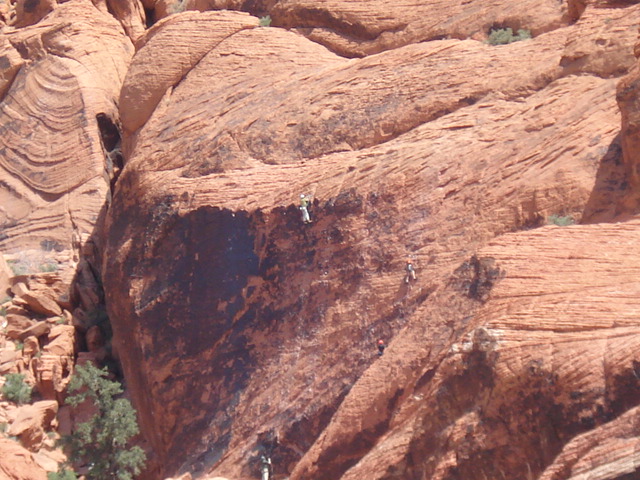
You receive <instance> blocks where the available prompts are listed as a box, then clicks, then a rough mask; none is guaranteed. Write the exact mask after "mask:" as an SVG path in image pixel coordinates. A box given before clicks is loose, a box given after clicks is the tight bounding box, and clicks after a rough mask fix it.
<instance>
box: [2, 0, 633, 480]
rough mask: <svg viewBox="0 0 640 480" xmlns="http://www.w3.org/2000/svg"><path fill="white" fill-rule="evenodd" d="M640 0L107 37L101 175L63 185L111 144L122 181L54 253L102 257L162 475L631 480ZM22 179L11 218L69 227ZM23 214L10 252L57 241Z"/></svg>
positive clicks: (212, 21)
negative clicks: (408, 269) (307, 209)
mask: <svg viewBox="0 0 640 480" xmlns="http://www.w3.org/2000/svg"><path fill="white" fill-rule="evenodd" d="M634 3H635V2H610V1H604V0H603V1H572V2H568V3H565V2H557V1H555V0H553V1H551V0H549V1H546V0H531V1H523V2H505V1H496V2H491V1H488V0H487V1H481V2H467V1H459V2H439V1H432V2H405V3H403V4H399V3H398V4H393V5H389V4H388V3H378V2H354V1H341V2H333V1H331V2H321V3H318V2H313V3H310V2H305V1H301V0H296V1H270V2H233V1H228V2H225V1H215V2H204V1H202V0H198V1H192V0H186V1H185V2H183V3H181V4H172V3H171V2H163V1H158V2H156V3H155V4H153V3H152V2H146V3H145V4H144V7H145V8H146V10H147V14H148V15H149V17H150V18H151V19H152V20H158V19H160V18H162V19H160V20H159V21H158V22H157V23H155V24H154V25H153V26H152V27H151V28H149V29H148V30H146V32H145V33H141V32H140V29H139V23H138V20H136V21H134V20H132V19H137V18H139V15H138V16H136V15H132V14H131V12H135V11H142V8H141V7H140V5H138V4H137V3H132V4H131V5H129V4H127V5H128V7H127V8H126V9H125V10H124V11H126V12H129V13H126V14H124V13H118V11H117V10H115V9H114V7H113V6H111V7H109V8H107V9H106V13H97V12H98V10H96V13H95V16H96V18H101V19H102V18H104V19H105V20H104V21H105V22H114V25H113V26H112V27H109V28H108V31H109V32H110V35H114V34H113V32H118V33H117V34H115V35H114V36H113V37H111V36H109V37H108V38H113V39H114V40H113V41H114V42H115V43H114V44H113V45H117V46H118V47H117V48H118V49H121V50H120V53H119V55H117V58H118V60H117V61H115V62H113V64H110V63H109V62H106V63H100V64H99V65H107V64H108V65H109V67H108V68H107V71H108V72H111V73H110V75H112V77H111V81H110V82H104V85H105V88H103V89H97V92H98V93H99V95H97V96H96V98H98V99H100V102H106V103H109V102H111V103H109V104H110V105H111V110H109V112H108V115H106V117H108V118H109V119H110V120H109V123H108V124H107V127H104V126H103V127H102V129H101V128H100V125H99V123H93V121H82V118H85V116H86V115H87V113H86V112H89V113H88V115H89V118H91V119H93V118H94V117H95V118H97V117H96V115H97V114H98V113H103V112H105V111H104V109H100V108H97V107H92V106H91V104H89V106H86V107H85V109H79V110H78V112H79V113H78V114H77V116H75V117H74V116H71V117H70V118H72V119H74V118H79V119H80V120H79V121H78V122H79V123H78V124H79V125H81V127H77V126H73V127H70V129H71V130H70V131H73V132H76V131H81V130H80V128H84V129H85V130H86V131H88V132H90V133H88V134H87V137H86V138H90V139H94V140H91V141H88V142H85V143H83V144H82V145H88V146H91V145H93V146H94V147H95V146H96V145H97V146H100V145H102V148H101V152H102V153H101V154H100V155H96V156H95V158H94V157H91V155H85V154H79V155H80V157H81V158H83V159H84V160H85V161H87V162H88V163H87V167H84V168H81V169H77V170H76V169H75V168H70V167H68V166H69V165H77V164H75V163H73V162H71V163H70V162H69V161H68V160H67V159H66V158H65V157H64V156H62V157H61V158H60V160H59V161H58V164H60V165H62V166H67V168H70V170H71V171H72V172H73V173H74V174H75V175H77V174H79V173H82V174H84V175H85V176H86V175H88V173H87V172H90V171H92V170H91V169H94V170H95V171H96V172H98V171H100V169H104V165H105V163H104V162H105V159H110V158H111V157H112V155H110V154H111V152H114V151H116V147H115V145H116V143H117V141H119V138H118V135H117V134H116V132H114V131H113V130H110V127H109V125H113V126H120V127H121V130H120V133H121V134H122V146H121V148H122V157H118V158H119V159H120V158H121V159H122V165H116V167H117V168H116V169H115V171H113V170H112V171H110V172H108V173H110V177H109V175H107V177H106V181H105V180H102V179H101V182H102V183H100V185H102V186H101V187H99V188H97V187H96V188H95V189H92V190H91V195H96V198H98V197H100V196H101V195H105V194H106V193H107V190H108V189H109V183H111V187H112V191H111V192H110V193H112V194H113V201H112V203H111V204H110V205H108V211H107V213H106V223H105V224H104V225H102V223H101V217H99V211H100V209H101V208H102V203H100V202H97V203H96V205H95V208H93V210H91V209H89V210H91V211H92V212H93V215H94V216H93V217H92V218H94V221H95V224H92V223H91V221H89V222H88V223H87V227H83V228H84V230H83V231H84V232H86V231H89V230H90V229H91V228H94V231H93V235H92V237H91V238H90V239H89V238H88V237H87V235H85V236H84V237H82V238H83V240H82V242H76V243H75V244H74V243H73V242H72V241H71V240H66V239H70V238H71V233H70V232H71V230H70V229H67V230H64V229H56V230H52V231H54V232H57V233H56V235H58V237H55V238H59V239H60V240H57V241H59V242H61V243H64V242H66V241H68V243H69V244H70V245H71V246H72V247H74V248H76V249H77V250H78V251H79V249H80V247H81V246H83V245H84V246H85V247H86V245H90V244H93V243H95V244H96V245H98V246H99V247H100V246H101V245H102V244H103V243H104V244H105V248H104V250H103V251H101V252H100V253H101V254H102V280H103V282H104V288H105V294H106V303H107V308H108V311H109V314H110V318H111V321H112V325H113V329H114V335H115V336H114V343H115V344H116V345H117V347H118V352H119V353H120V360H121V362H122V365H123V367H124V372H125V377H126V380H127V385H128V388H129V391H130V393H131V395H132V397H133V400H134V403H135V405H136V406H137V407H138V411H139V415H140V421H141V426H142V430H143V434H144V436H145V438H146V440H147V441H148V442H149V444H150V446H151V449H152V450H151V452H150V453H151V460H152V461H151V469H150V471H149V472H147V477H148V478H163V477H164V476H173V475H179V474H189V475H191V476H192V477H193V478H203V479H204V478H212V477H216V476H224V477H226V478H229V479H245V478H246V479H249V478H258V463H259V457H260V455H261V454H262V453H265V452H266V453H268V454H269V455H270V456H271V458H272V460H273V463H274V472H275V478H278V479H284V478H290V479H292V480H293V479H301V480H303V479H328V478H331V479H338V478H342V479H345V480H346V479H354V480H355V479H362V478H376V479H392V478H398V479H462V478H465V479H485V478H540V479H545V480H550V479H555V480H559V479H569V478H574V479H578V478H581V479H582V478H602V479H605V478H606V479H632V478H637V477H638V475H640V470H639V469H638V465H639V464H640V463H639V462H640V459H638V453H637V452H638V448H637V447H638V443H639V439H638V429H637V428H636V423H637V421H638V411H637V406H638V404H639V403H640V393H639V392H640V390H639V385H638V378H639V375H640V371H639V368H640V367H639V366H638V365H640V364H639V363H638V362H639V361H640V359H639V358H638V354H637V350H638V349H637V348H636V347H637V345H636V344H637V343H638V342H639V338H640V337H639V336H638V321H639V320H638V315H639V313H640V300H639V298H640V297H639V295H638V294H640V282H639V281H638V274H639V273H640V257H639V256H638V246H639V245H640V224H639V223H638V220H637V218H636V217H635V216H636V214H637V213H638V203H637V198H638V191H639V185H638V175H637V168H638V167H637V165H638V163H639V162H638V159H637V158H636V156H637V154H636V151H637V149H636V148H635V147H634V146H635V145H636V143H637V141H638V140H637V138H638V128H637V125H636V124H637V123H638V122H637V119H636V117H637V116H638V113H637V112H638V108H637V98H638V94H637V86H636V83H638V81H637V72H638V67H637V65H636V64H637V60H636V57H635V56H634V46H635V45H636V43H637V37H638V29H637V24H638V20H639V19H640V6H638V5H635V4H634ZM107 5H111V3H108V4H107ZM132 5H133V6H132ZM88 6H89V4H88V3H82V2H69V3H68V4H66V3H65V4H61V5H58V6H57V7H56V8H54V13H53V14H52V15H62V14H63V12H64V9H65V8H78V9H82V8H88ZM98 7H100V5H98ZM181 8H185V9H187V10H188V9H191V10H210V11H206V12H202V13H200V12H197V11H187V12H184V13H179V14H174V15H168V14H169V13H170V12H171V11H172V10H174V11H175V10H176V9H177V10H179V9H181ZM223 8H229V9H231V10H247V11H250V12H251V13H253V14H254V16H251V15H249V14H247V13H241V12H234V11H218V10H219V9H223ZM100 11H102V12H104V11H105V9H104V8H103V7H100ZM109 12H111V14H113V15H114V16H115V18H117V20H118V21H119V23H118V22H115V20H106V19H107V18H108V16H109ZM266 14H269V15H270V16H271V18H272V27H269V28H265V27H260V26H259V21H258V18H257V17H258V16H263V15H266ZM165 17H166V18H165ZM51 18H54V17H52V16H48V17H45V18H44V20H41V21H40V23H36V24H35V25H33V26H31V27H20V25H18V24H15V21H14V26H11V27H8V30H7V31H8V33H6V34H5V36H7V35H8V36H9V40H10V41H11V38H14V37H11V35H14V36H15V38H22V37H21V36H24V35H26V34H25V33H24V32H32V31H36V29H38V28H41V27H39V25H47V24H46V22H48V21H50V20H49V19H51ZM42 22H45V23H44V24H43V23H42ZM9 23H11V22H9ZM135 25H138V27H136V28H134V27H133V26H135ZM492 27H511V28H513V29H514V30H517V29H518V28H528V29H530V30H531V32H532V34H533V38H532V39H530V40H526V41H521V42H515V43H512V44H509V45H500V46H491V45H488V44H487V43H485V40H486V38H487V34H488V32H489V30H490V28H492ZM136 29H137V30H136ZM86 30H90V31H91V32H94V33H95V32H96V29H86ZM38 31H39V30H38ZM83 31H84V30H83ZM94 33H92V35H93V34H94ZM105 35H106V33H100V31H98V33H95V38H96V39H97V40H98V41H102V39H104V38H105ZM43 38H44V37H43ZM131 40H133V41H134V44H135V49H136V51H135V55H133V57H130V54H131V49H130V46H129V45H130V43H129V42H130V41H131ZM15 43H16V42H15V41H13V42H11V44H12V45H15ZM72 45H74V44H72ZM110 45H111V44H110ZM113 48H114V47H108V48H98V49H97V50H98V51H99V52H101V55H103V56H104V55H111V54H112V52H113ZM15 50H16V51H17V52H20V51H21V50H20V49H19V48H15ZM10 52H13V51H10ZM12 55H13V56H12V57H7V58H15V63H16V64H19V63H20V60H19V59H18V57H16V56H15V54H13V53H12ZM50 56H53V57H55V58H57V57H56V56H55V55H53V54H52V52H47V54H46V55H44V58H45V59H47V58H49V57H50ZM83 61H84V60H83ZM101 62H102V60H101ZM120 62H121V63H120ZM88 64H89V65H93V64H92V63H90V62H89V63H88ZM96 65H98V64H97V63H96ZM114 65H115V66H114ZM123 66H124V67H123ZM100 68H106V67H100ZM89 70H90V69H89ZM21 71H22V70H21ZM24 71H25V72H26V71H27V70H24ZM83 71H85V69H83ZM125 71H126V76H125V75H124V72H125ZM628 72H631V73H629V74H628V75H627V73H628ZM73 75H76V76H73ZM625 75H627V76H626V77H625ZM16 78H17V77H16ZM29 78H31V77H29ZM70 78H72V79H78V78H82V77H80V76H79V74H72V75H71V77H70ZM10 83H11V82H9V84H10ZM16 85H19V84H17V83H16V82H15V81H14V82H13V84H12V85H11V88H12V89H15V88H16ZM100 85H102V83H101V84H100ZM107 86H108V87H109V88H106V87H107ZM70 91H71V92H78V91H79V92H82V91H83V90H82V89H79V90H75V89H71V90H70ZM90 91H91V92H93V93H95V92H94V91H93V90H90ZM105 92H106V93H105ZM74 94H75V93H74ZM7 98H13V97H10V96H6V97H5V100H3V103H2V105H3V107H4V108H5V110H3V111H5V112H13V111H14V109H13V108H10V107H11V106H10V105H7V100H6V99H7ZM15 98H18V97H17V96H16V97H15ZM58 98H59V97H58ZM71 98H72V97H71ZM92 98H94V97H92ZM116 105H117V107H118V110H117V113H116V111H115V106H116ZM43 115H44V114H42V113H38V114H36V117H42V116H43ZM16 118H19V117H16ZM103 118H104V117H103ZM75 121H76V120H74V122H75ZM16 122H17V123H16V125H22V124H21V123H19V122H18V121H17V120H16ZM21 128H27V127H25V126H22V127H21ZM16 131H19V130H16ZM101 132H102V133H101ZM105 132H107V134H108V133H109V132H111V134H112V137H110V136H109V135H106V136H105ZM92 135H93V136H92ZM68 137H69V133H62V134H61V137H60V138H62V139H66V138H68ZM105 138H106V139H108V138H115V139H116V143H114V145H113V146H112V148H111V149H110V148H108V147H106V146H105V141H106V140H105ZM0 141H4V142H5V144H6V145H7V146H6V147H5V149H6V150H7V151H10V152H13V151H16V145H17V140H16V139H15V138H14V139H11V138H9V139H7V138H4V139H2V138H0ZM100 142H102V144H101V143H100ZM94 147H91V148H94ZM32 148H33V151H35V152H38V149H37V148H35V147H30V148H25V151H27V152H30V151H32V150H31V149H32ZM87 148H89V147H87ZM96 148H97V147H96ZM118 148H120V147H118ZM117 152H118V153H119V149H118V150H117ZM31 155H37V153H29V154H26V155H25V156H24V157H25V165H31V163H33V162H31V163H30V162H29V161H28V160H29V159H30V158H31ZM16 158H18V157H16ZM2 161H4V163H2V164H0V165H1V166H2V167H3V168H4V172H5V173H4V174H3V175H4V176H6V177H7V179H8V180H9V181H11V182H14V184H15V185H17V186H16V187H7V188H6V189H5V190H0V194H3V195H5V196H6V198H9V200H10V202H8V203H7V205H18V200H16V199H22V198H28V199H31V200H29V202H28V203H29V205H31V206H29V209H30V210H29V209H27V207H23V208H22V210H20V209H19V208H18V207H16V210H15V211H20V212H23V211H27V212H34V211H36V208H40V209H41V210H40V211H43V212H44V211H47V212H55V208H56V203H55V202H56V198H57V197H49V196H46V195H35V194H30V196H27V195H26V194H25V195H22V196H20V195H16V194H15V193H13V192H16V191H18V188H22V189H30V190H31V191H35V192H39V191H41V190H43V189H44V188H45V187H44V186H41V185H40V183H38V181H39V180H38V179H41V178H43V175H44V174H40V175H35V174H34V175H31V176H29V175H26V174H20V175H18V174H16V173H15V172H17V171H18V170H16V166H15V165H18V162H17V160H12V159H11V157H10V156H7V155H6V154H5V157H4V160H3V159H2V158H0V162H2ZM119 161H120V160H119ZM36 163H37V162H36ZM107 163H108V161H107ZM56 165H57V164H56ZM120 166H121V167H123V168H122V173H121V174H120V172H119V168H118V167H120ZM42 168H44V167H42ZM12 169H13V170H12ZM60 169H61V167H58V166H56V167H53V166H52V167H51V169H50V170H46V171H50V172H55V178H58V177H57V175H60V178H67V177H68V176H69V175H71V174H70V173H64V172H61V173H59V171H60ZM19 171H20V172H25V171H30V170H29V169H28V168H27V167H21V169H20V170H19ZM51 175H54V174H53V173H51ZM118 175H119V176H118ZM44 178H45V179H46V178H47V176H46V175H44ZM51 178H54V177H51ZM87 178H89V177H87ZM96 178H97V177H96ZM37 180H38V181H37ZM109 181H110V182H109ZM88 182H90V180H87V179H84V177H83V178H82V179H81V180H79V181H78V182H77V184H78V187H77V188H79V189H80V190H79V191H82V189H85V188H90V187H89V186H88V185H89V183H88ZM6 183H8V182H5V184H6ZM41 183H42V185H49V183H50V182H49V181H44V180H43V181H42V182H41ZM3 185H4V184H3ZM3 188H4V187H3ZM46 188H49V187H46ZM73 191H74V190H73V189H71V188H69V189H67V190H65V191H64V195H65V196H66V197H65V198H67V197H68V198H70V200H68V201H67V203H66V205H78V203H76V202H75V201H73V200H72V197H71V195H72V193H70V192H73ZM3 192H7V193H3ZM300 193H308V194H311V195H313V199H314V200H313V207H312V210H311V214H312V218H313V223H311V224H309V225H303V224H302V223H301V221H300V212H299V211H298V209H297V201H298V197H299V194H300ZM11 195H13V196H11ZM92 198H93V197H92ZM105 208H106V207H105ZM83 211H84V210H83ZM12 215H14V216H13V217H11V218H12V220H11V221H13V222H14V224H15V227H13V226H12V227H11V228H14V230H11V231H9V230H7V231H8V232H9V234H8V235H7V237H6V238H3V239H2V240H0V245H2V248H4V249H6V250H15V249H17V248H18V247H19V246H20V245H21V244H22V242H25V241H30V242H31V241H33V239H35V240H39V239H42V238H49V237H43V236H42V235H41V234H38V235H36V234H34V233H31V231H34V232H35V231H40V230H38V228H37V226H34V225H36V222H33V220H34V218H35V214H34V213H26V214H25V215H24V216H23V217H20V218H18V217H17V214H12ZM83 215H84V214H83ZM554 215H555V216H559V217H565V218H566V217H569V216H570V217H571V218H573V219H574V220H575V221H576V222H577V224H576V225H571V226H565V227H560V226H556V225H547V223H548V219H549V217H552V216H554ZM52 223H56V222H52ZM72 223H73V225H74V231H77V230H79V228H78V222H72ZM5 225H9V223H5ZM89 240H91V241H89ZM85 250H86V248H85ZM407 256H410V257H411V258H412V259H413V261H414V262H415V264H416V267H417V280H416V281H415V282H413V281H411V283H409V284H406V283H405V281H404V275H405V272H404V259H405V258H406V257H407ZM85 271H86V269H85ZM378 338H384V339H385V340H386V341H387V344H388V347H387V349H386V351H385V353H384V355H383V356H381V357H378V355H377V352H376V347H375V342H376V340H377V339H378ZM603 472H604V473H603Z"/></svg>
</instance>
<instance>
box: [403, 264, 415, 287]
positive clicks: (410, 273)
mask: <svg viewBox="0 0 640 480" xmlns="http://www.w3.org/2000/svg"><path fill="white" fill-rule="evenodd" d="M405 269H406V271H407V276H406V277H404V281H405V283H409V280H410V279H414V280H415V279H416V269H415V267H414V266H413V262H412V261H411V259H410V258H407V264H406V267H405Z"/></svg>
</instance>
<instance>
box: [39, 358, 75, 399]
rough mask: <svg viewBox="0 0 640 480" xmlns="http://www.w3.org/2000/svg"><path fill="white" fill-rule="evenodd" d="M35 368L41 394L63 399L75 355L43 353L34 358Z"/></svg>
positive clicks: (45, 396)
mask: <svg viewBox="0 0 640 480" xmlns="http://www.w3.org/2000/svg"><path fill="white" fill-rule="evenodd" d="M33 370H34V372H35V383H36V385H37V386H38V391H39V392H40V395H42V397H43V398H46V399H48V400H54V399H59V400H61V397H62V394H63V392H64V391H65V388H66V387H67V385H68V383H69V381H70V380H71V375H72V373H73V357H70V356H58V355H51V354H47V353H43V354H42V355H41V356H40V357H39V358H34V359H33Z"/></svg>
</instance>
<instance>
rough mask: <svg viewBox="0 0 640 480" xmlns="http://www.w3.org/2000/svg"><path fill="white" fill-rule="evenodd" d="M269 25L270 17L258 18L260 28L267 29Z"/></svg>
mask: <svg viewBox="0 0 640 480" xmlns="http://www.w3.org/2000/svg"><path fill="white" fill-rule="evenodd" d="M270 25H271V16H270V15H267V16H266V17H260V26H261V27H268V26H270Z"/></svg>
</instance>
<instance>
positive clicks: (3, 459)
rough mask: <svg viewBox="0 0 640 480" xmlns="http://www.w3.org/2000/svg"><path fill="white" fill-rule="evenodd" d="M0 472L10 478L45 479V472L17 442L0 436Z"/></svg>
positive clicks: (14, 479) (19, 479)
mask: <svg viewBox="0 0 640 480" xmlns="http://www.w3.org/2000/svg"><path fill="white" fill-rule="evenodd" d="M0 451H1V452H2V455H0V473H2V475H3V476H4V477H5V478H8V479H9V478H10V479H11V480H46V479H47V472H46V471H45V470H44V469H43V468H42V467H40V466H39V465H38V464H37V463H36V461H35V459H34V457H33V455H32V454H31V452H29V450H27V449H25V448H24V447H21V446H20V444H19V443H17V442H14V441H13V440H9V439H7V438H2V437H0Z"/></svg>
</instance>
